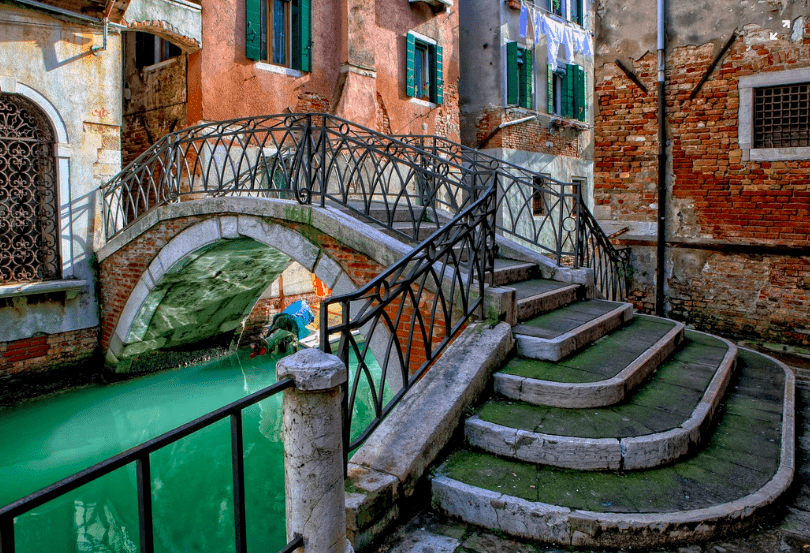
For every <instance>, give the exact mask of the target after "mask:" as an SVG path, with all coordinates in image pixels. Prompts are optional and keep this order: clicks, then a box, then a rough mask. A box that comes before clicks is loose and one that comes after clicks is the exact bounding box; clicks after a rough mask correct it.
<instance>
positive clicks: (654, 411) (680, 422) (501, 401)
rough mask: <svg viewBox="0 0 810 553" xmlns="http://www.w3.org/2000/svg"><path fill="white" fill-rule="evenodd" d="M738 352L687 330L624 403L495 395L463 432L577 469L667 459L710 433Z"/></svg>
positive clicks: (509, 453) (513, 452) (514, 453)
mask: <svg viewBox="0 0 810 553" xmlns="http://www.w3.org/2000/svg"><path fill="white" fill-rule="evenodd" d="M594 347H595V346H594ZM736 354H737V348H736V346H734V345H733V344H731V343H730V342H727V341H725V340H721V339H719V338H714V337H711V336H708V335H705V334H699V333H695V332H688V333H687V337H686V339H685V340H684V343H683V345H682V347H681V348H680V349H679V350H678V351H677V352H676V353H675V355H674V356H673V357H672V359H671V360H670V361H668V362H666V363H665V364H664V365H662V366H661V368H660V369H659V370H658V371H657V372H656V373H655V375H654V376H653V377H652V379H651V380H650V381H649V382H648V383H646V385H645V386H644V388H643V389H641V390H640V391H638V392H636V393H635V394H633V395H632V396H631V397H630V398H629V399H628V400H627V401H625V402H624V403H621V404H617V405H613V406H608V407H602V408H594V407H589V408H578V409H571V408H560V407H551V406H546V405H533V404H530V403H526V402H523V401H513V400H510V399H509V398H504V397H497V396H496V397H494V398H492V399H490V400H489V401H488V402H487V403H485V404H484V405H482V406H481V408H480V409H479V410H478V412H477V413H476V415H475V416H473V417H472V418H470V419H468V420H467V423H466V425H465V437H466V439H467V442H468V443H469V444H470V445H472V446H475V447H478V448H481V449H483V450H485V451H487V452H489V453H494V454H496V455H499V456H501V457H509V458H513V459H519V460H522V461H527V462H530V463H538V464H544V465H550V466H555V467H563V468H572V469H578V470H638V469H643V468H653V467H657V466H660V465H663V464H666V463H672V462H674V461H676V460H677V459H679V458H682V457H684V456H686V455H687V454H689V453H690V452H693V451H694V450H695V449H696V448H697V447H698V446H699V445H700V444H701V443H702V442H704V441H705V439H706V438H707V436H708V435H709V432H708V430H709V427H710V425H711V422H712V418H713V416H714V414H715V412H716V410H717V407H718V405H719V404H720V400H721V399H722V397H723V394H724V393H725V390H726V387H727V386H728V383H729V380H730V379H731V375H732V371H733V369H734V362H735V359H736ZM592 359H596V358H595V357H594V358H592ZM592 362H593V361H592Z"/></svg>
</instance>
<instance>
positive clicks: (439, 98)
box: [432, 44, 444, 104]
mask: <svg viewBox="0 0 810 553" xmlns="http://www.w3.org/2000/svg"><path fill="white" fill-rule="evenodd" d="M443 63H444V62H443V61H442V47H441V46H439V45H438V44H437V45H436V59H435V63H434V64H433V69H434V75H433V77H432V80H433V82H434V83H436V85H435V86H434V89H435V90H436V95H435V99H434V102H435V103H437V104H442V103H444V66H443Z"/></svg>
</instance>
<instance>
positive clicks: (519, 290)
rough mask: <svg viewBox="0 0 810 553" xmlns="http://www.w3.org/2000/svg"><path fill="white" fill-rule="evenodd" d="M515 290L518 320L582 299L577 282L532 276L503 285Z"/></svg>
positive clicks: (581, 290) (581, 288)
mask: <svg viewBox="0 0 810 553" xmlns="http://www.w3.org/2000/svg"><path fill="white" fill-rule="evenodd" d="M505 286H506V287H507V288H513V289H514V290H515V296H516V297H517V318H518V321H525V320H527V319H531V318H532V317H536V316H537V315H540V314H542V313H547V312H549V311H553V310H555V309H559V308H561V307H564V306H566V305H570V304H572V303H574V302H575V301H577V300H581V299H583V296H584V288H583V287H582V286H580V285H579V284H571V283H567V282H557V281H556V280H546V279H542V278H533V279H528V280H524V281H522V282H513V283H511V284H506V285H505Z"/></svg>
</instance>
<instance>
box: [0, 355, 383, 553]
mask: <svg viewBox="0 0 810 553" xmlns="http://www.w3.org/2000/svg"><path fill="white" fill-rule="evenodd" d="M248 353H249V352H248V351H247V350H240V352H239V353H237V354H233V355H231V356H228V357H222V358H219V359H215V360H212V361H208V362H204V363H200V364H197V365H194V366H189V367H184V368H179V369H175V370H171V371H165V372H161V373H157V374H153V375H149V376H144V377H140V378H136V379H133V380H129V381H125V382H119V383H116V384H111V385H94V386H88V387H85V388H82V389H78V390H74V391H70V392H66V393H63V394H60V395H57V396H54V397H48V398H43V399H40V400H37V401H32V402H28V403H25V404H23V405H20V406H17V407H15V408H11V409H6V410H2V411H0V436H1V437H2V438H1V439H2V447H0V505H6V504H8V503H10V502H12V501H14V500H16V499H19V498H21V497H24V496H26V495H28V494H30V493H32V492H34V491H36V490H39V489H41V488H43V487H45V486H48V485H50V484H52V483H54V482H56V481H58V480H60V479H62V478H65V477H67V476H69V475H71V474H74V473H76V472H78V471H80V470H82V469H84V468H86V467H89V466H92V465H93V464H95V463H97V462H99V461H102V460H104V459H106V458H108V457H111V456H113V455H115V454H117V453H120V452H122V451H124V450H126V449H129V448H131V447H133V446H135V445H138V444H140V443H143V442H145V441H147V440H149V439H151V438H154V437H155V436H158V435H160V434H162V433H164V432H167V431H169V430H172V429H174V428H176V427H178V426H180V425H182V424H184V423H186V422H189V421H191V420H193V419H195V418H197V417H199V416H201V415H204V414H206V413H209V412H211V411H213V410H215V409H217V408H219V407H221V406H223V405H226V404H228V403H230V402H232V401H235V400H237V399H240V398H242V397H244V396H246V395H248V394H250V393H253V392H256V391H258V390H260V389H262V388H265V387H267V386H269V385H271V384H273V383H274V382H275V363H276V361H277V360H278V359H279V356H278V355H275V356H271V355H264V356H259V357H256V358H255V359H250V358H249V356H248ZM375 369H376V370H377V371H379V368H378V367H375ZM351 371H352V367H350V374H351ZM377 374H379V373H377ZM358 397H359V398H361V399H360V401H359V402H358V403H359V405H358V409H356V410H355V415H354V416H355V418H356V419H357V420H356V421H354V422H355V423H356V424H357V425H360V424H362V423H363V419H365V420H366V421H368V420H370V418H371V416H372V412H371V407H370V402H369V400H368V393H367V390H366V391H365V392H364V391H362V390H361V391H360V394H359V395H358ZM281 400H282V398H281V395H280V394H278V395H275V396H273V397H270V398H268V399H266V400H264V401H262V402H260V403H259V404H257V405H254V406H252V407H250V408H248V409H246V410H245V411H244V412H243V430H244V457H245V481H246V486H245V487H246V491H245V495H246V507H247V515H246V516H247V535H248V549H249V551H251V552H259V551H261V552H273V551H278V550H279V549H280V548H281V547H283V545H284V544H285V543H286V536H285V522H284V476H283V444H282V442H281V435H280V433H281ZM352 426H353V427H355V424H353V425H352ZM151 465H152V487H153V496H152V497H153V509H154V521H155V550H156V551H158V552H166V553H187V552H192V551H205V552H206V553H215V552H228V551H233V550H234V538H233V490H232V482H231V479H232V476H231V474H232V473H231V460H230V427H229V421H228V419H225V420H223V421H220V422H218V423H216V424H215V425H213V426H211V427H209V428H207V429H204V430H202V431H200V432H197V433H196V434H194V435H192V436H189V437H187V438H185V439H183V440H181V441H179V442H177V443H175V444H173V445H171V446H167V447H165V448H163V449H161V450H159V451H158V452H156V453H154V454H152V456H151ZM136 490H137V483H136V475H135V467H134V464H133V465H130V466H127V467H124V468H122V469H119V470H117V471H115V472H114V473H111V474H109V475H107V476H105V477H104V478H102V479H100V480H98V481H96V482H93V483H91V484H88V485H86V486H84V487H82V488H80V489H78V490H77V491H75V492H73V493H71V494H68V495H67V496H63V497H62V498H59V499H57V500H54V501H52V502H50V503H48V504H46V505H44V506H42V507H40V508H37V509H35V510H34V511H32V512H30V513H28V514H26V515H23V516H21V517H18V518H17V520H16V523H15V536H16V544H17V551H18V552H19V553H46V552H47V553H58V552H62V551H64V552H82V553H84V552H93V553H108V552H109V553H119V552H120V553H135V552H137V551H139V543H138V542H139V536H138V506H137V495H136V493H137V492H136Z"/></svg>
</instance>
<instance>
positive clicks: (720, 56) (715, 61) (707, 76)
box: [689, 29, 737, 100]
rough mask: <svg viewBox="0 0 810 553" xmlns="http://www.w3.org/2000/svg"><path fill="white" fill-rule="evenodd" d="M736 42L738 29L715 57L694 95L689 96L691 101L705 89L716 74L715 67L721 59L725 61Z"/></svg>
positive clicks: (693, 91)
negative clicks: (706, 84)
mask: <svg viewBox="0 0 810 553" xmlns="http://www.w3.org/2000/svg"><path fill="white" fill-rule="evenodd" d="M735 40H737V29H734V30H733V31H732V32H731V36H730V37H728V40H727V41H726V43H725V44H724V45H723V48H722V49H721V50H720V53H719V54H717V55H716V56H715V58H714V61H712V64H711V65H710V66H709V69H708V70H707V71H706V74H705V75H703V78H702V79H700V82H699V83H698V84H697V86H696V87H695V88H694V90H692V93H691V94H690V95H689V99H690V100H694V99H695V96H697V94H698V92H700V89H701V88H702V87H703V85H704V84H705V83H706V81H708V80H709V77H711V75H712V73H714V69H715V67H717V64H718V63H720V60H721V59H723V56H725V55H726V52H728V49H729V48H731V45H732V44H734V41H735Z"/></svg>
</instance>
